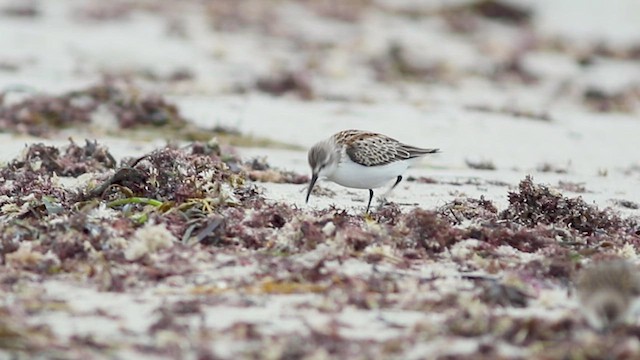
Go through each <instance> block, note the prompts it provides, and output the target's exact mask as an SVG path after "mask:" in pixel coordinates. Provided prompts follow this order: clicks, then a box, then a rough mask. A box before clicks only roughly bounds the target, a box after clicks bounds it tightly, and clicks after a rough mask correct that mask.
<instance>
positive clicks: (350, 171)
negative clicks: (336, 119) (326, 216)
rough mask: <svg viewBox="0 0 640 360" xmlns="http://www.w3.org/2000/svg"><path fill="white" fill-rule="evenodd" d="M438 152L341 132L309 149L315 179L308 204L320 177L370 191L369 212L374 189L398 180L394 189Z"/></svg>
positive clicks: (366, 134) (365, 134) (380, 137)
mask: <svg viewBox="0 0 640 360" xmlns="http://www.w3.org/2000/svg"><path fill="white" fill-rule="evenodd" d="M438 151H439V150H438V149H422V148H418V147H415V146H410V145H406V144H403V143H401V142H399V141H398V140H395V139H392V138H390V137H388V136H386V135H382V134H377V133H373V132H367V131H361V130H344V131H340V132H338V133H336V134H334V135H333V136H331V137H330V138H328V139H326V140H323V141H320V142H318V143H317V144H315V145H314V146H313V147H312V148H311V149H310V150H309V166H311V172H312V176H311V183H310V184H309V189H308V191H307V199H306V201H307V202H309V195H311V190H313V186H314V185H315V183H316V181H317V180H318V178H327V179H329V180H331V181H333V182H335V183H337V184H339V185H342V186H346V187H350V188H356V189H369V202H368V203H367V210H366V212H367V213H368V212H369V207H370V206H371V199H373V189H375V188H378V187H381V186H383V185H385V184H386V183H387V182H389V181H391V180H392V179H396V182H395V183H394V184H393V186H392V187H391V189H390V190H393V188H395V187H396V186H397V185H398V184H399V183H400V181H402V174H403V173H404V172H405V171H406V170H407V169H408V168H409V166H411V165H413V164H414V163H416V162H417V161H418V160H419V159H420V158H421V157H422V156H424V155H427V154H433V153H437V152H438ZM390 190H389V191H390Z"/></svg>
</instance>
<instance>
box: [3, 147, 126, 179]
mask: <svg viewBox="0 0 640 360" xmlns="http://www.w3.org/2000/svg"><path fill="white" fill-rule="evenodd" d="M69 141H70V144H69V145H68V146H67V147H66V148H65V149H64V154H62V155H61V154H60V149H58V148H56V147H54V146H47V145H44V144H42V143H40V144H33V145H30V146H29V147H27V148H26V149H25V151H24V153H23V155H22V157H21V158H19V159H15V160H13V161H12V162H11V163H10V164H9V165H8V166H7V171H17V170H20V169H26V170H27V171H33V172H36V173H40V174H54V173H55V174H56V175H59V176H74V177H75V176H79V175H82V174H85V173H88V172H103V171H106V170H107V169H113V168H115V166H116V161H115V159H114V158H113V156H111V154H110V153H109V150H108V149H107V148H106V147H105V146H103V145H99V144H98V142H97V141H93V142H91V141H89V140H85V141H86V144H85V146H78V145H77V144H76V143H75V142H73V140H71V139H70V140H69Z"/></svg>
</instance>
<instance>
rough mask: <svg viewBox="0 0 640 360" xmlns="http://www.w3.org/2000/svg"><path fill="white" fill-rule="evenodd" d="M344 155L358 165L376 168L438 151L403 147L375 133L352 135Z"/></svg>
mask: <svg viewBox="0 0 640 360" xmlns="http://www.w3.org/2000/svg"><path fill="white" fill-rule="evenodd" d="M345 142H346V143H347V146H346V150H345V151H346V153H347V156H349V158H350V159H351V160H352V161H353V162H355V163H358V164H360V165H364V166H378V165H386V164H389V163H392V162H394V161H399V160H408V159H413V158H416V157H419V156H423V155H425V154H432V153H436V152H438V149H421V148H417V147H414V146H409V145H405V144H403V143H401V142H399V141H397V140H395V139H392V138H390V137H387V136H385V135H381V134H376V133H359V134H352V136H351V137H350V138H348V139H345Z"/></svg>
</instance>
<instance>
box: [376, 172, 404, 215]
mask: <svg viewBox="0 0 640 360" xmlns="http://www.w3.org/2000/svg"><path fill="white" fill-rule="evenodd" d="M401 181H402V175H398V178H397V179H396V182H395V183H394V184H393V186H392V187H391V188H390V189H389V190H387V192H385V193H384V195H382V197H380V204H379V205H378V210H380V209H382V207H383V206H384V205H385V204H386V203H387V202H388V201H387V195H389V194H390V193H391V191H393V189H395V188H396V186H398V184H400V182H401Z"/></svg>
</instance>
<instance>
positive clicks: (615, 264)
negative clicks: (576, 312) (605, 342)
mask: <svg viewBox="0 0 640 360" xmlns="http://www.w3.org/2000/svg"><path fill="white" fill-rule="evenodd" d="M576 290H577V292H578V297H579V300H580V302H581V303H582V310H583V311H584V312H585V315H586V316H587V319H588V320H589V317H590V316H592V319H590V322H591V323H592V325H593V326H594V327H600V328H608V327H610V326H612V325H615V324H618V323H620V322H623V321H625V318H626V317H627V316H628V312H629V309H630V307H631V303H632V301H633V300H634V299H635V298H636V297H637V296H638V295H640V275H638V268H637V267H636V266H634V265H632V264H630V263H628V262H625V261H623V260H612V261H603V262H600V263H596V264H594V265H591V266H590V267H588V268H586V269H584V270H583V271H582V272H581V273H580V275H579V276H578V278H577V281H576Z"/></svg>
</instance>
